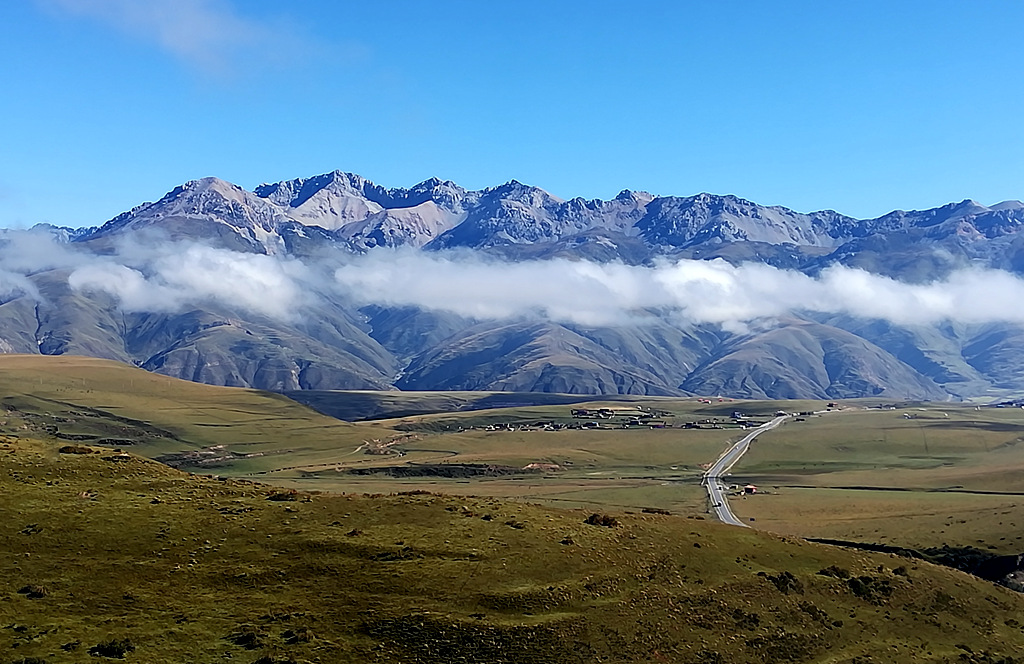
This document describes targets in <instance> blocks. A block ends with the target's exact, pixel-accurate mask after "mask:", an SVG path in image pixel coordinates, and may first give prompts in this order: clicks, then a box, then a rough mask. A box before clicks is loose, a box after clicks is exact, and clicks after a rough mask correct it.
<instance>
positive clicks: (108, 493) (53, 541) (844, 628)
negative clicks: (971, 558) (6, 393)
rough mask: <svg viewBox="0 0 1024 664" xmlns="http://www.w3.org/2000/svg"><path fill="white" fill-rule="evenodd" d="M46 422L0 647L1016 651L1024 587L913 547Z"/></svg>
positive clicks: (29, 484) (348, 656)
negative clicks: (524, 496)
mask: <svg viewBox="0 0 1024 664" xmlns="http://www.w3.org/2000/svg"><path fill="white" fill-rule="evenodd" d="M62 442H63V441H43V440H35V439H32V438H29V437H17V438H15V437H13V436H6V437H5V438H4V439H3V442H0V551H4V552H5V555H3V556H0V659H2V661H7V662H36V663H38V662H48V663H62V662H67V663H71V662H81V661H86V660H89V661H106V658H108V657H114V656H117V655H124V657H125V659H126V661H137V662H151V663H154V664H157V663H160V662H175V663H177V662H187V661H196V662H212V661H222V660H228V659H230V660H231V661H239V662H245V663H246V664H250V663H255V662H260V663H264V664H265V663H268V662H385V663H390V662H395V663H397V662H423V663H427V662H430V663H436V662H471V663H481V664H482V663H485V662H486V663H488V664H491V663H501V662H508V663H512V662H516V663H521V662H599V661H604V662H641V661H643V662H650V661H657V662H693V663H697V662H755V661H757V662H869V661H870V662H909V661H922V662H954V661H955V662H979V663H980V662H1010V661H1015V660H1013V659H1011V658H1019V657H1020V656H1021V653H1022V652H1024V632H1022V624H1021V621H1024V596H1021V595H1018V594H1014V593H1011V592H1010V591H1007V590H1004V589H1002V588H999V587H995V586H992V585H990V584H986V583H983V582H981V581H978V580H976V579H974V578H972V577H968V576H966V575H963V574H961V573H958V572H955V571H952V570H948V569H944V568H939V567H935V566H932V565H929V564H927V563H922V562H919V561H912V560H907V559H901V558H896V557H892V556H887V555H877V554H867V553H861V552H850V551H846V550H841V549H836V548H833V547H827V546H822V545H815V544H810V543H806V542H799V541H794V540H788V539H785V538H781V537H777V536H771V535H766V534H763V533H758V532H755V531H751V530H747V529H740V528H731V527H726V526H720V525H716V524H711V523H708V522H706V521H702V520H699V519H687V518H682V517H670V516H661V515H649V514H636V513H634V514H629V513H625V512H617V513H613V514H606V515H605V516H606V517H610V518H606V519H602V520H600V521H601V522H602V523H604V525H599V524H591V523H587V520H588V516H589V512H587V511H574V510H559V509H554V508H545V507H540V506H530V505H523V504H516V503H507V502H503V501H500V500H495V499H489V498H454V497H446V496H442V495H433V494H426V493H417V494H411V495H410V494H407V495H400V494H399V495H386V496H381V495H378V496H364V495H358V496H357V495H333V496H332V495H305V494H302V493H290V492H287V491H283V490H281V489H275V488H272V487H268V486H265V485H260V484H253V483H249V482H241V481H237V480H229V479H225V480H217V479H212V478H205V477H196V476H189V475H187V474H185V473H181V472H179V471H175V470H173V469H171V468H168V467H166V466H163V465H160V464H157V463H154V462H152V461H148V460H145V459H142V458H140V457H136V456H131V455H125V454H118V453H113V452H111V451H109V450H106V451H102V452H99V453H92V454H66V453H65V454H62V453H60V452H58V449H59V447H60V446H61V444H62ZM77 451H84V450H81V449H80V450H77ZM591 520H593V519H591ZM90 655H95V656H90ZM1016 661H1019V659H1018V660H1016Z"/></svg>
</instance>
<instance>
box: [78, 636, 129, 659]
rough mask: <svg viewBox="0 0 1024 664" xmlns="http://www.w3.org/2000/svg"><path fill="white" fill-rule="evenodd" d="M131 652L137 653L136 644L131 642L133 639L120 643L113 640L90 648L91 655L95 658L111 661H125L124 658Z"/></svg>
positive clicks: (123, 640)
mask: <svg viewBox="0 0 1024 664" xmlns="http://www.w3.org/2000/svg"><path fill="white" fill-rule="evenodd" d="M130 652H135V644H133V643H132V642H131V639H122V640H120V641H118V640H116V639H111V640H109V641H104V642H103V643H97V644H96V645H94V646H93V647H92V648H89V654H90V655H92V656H94V657H110V658H111V659H124V656H125V655H127V654H128V653H130Z"/></svg>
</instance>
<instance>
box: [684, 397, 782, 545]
mask: <svg viewBox="0 0 1024 664" xmlns="http://www.w3.org/2000/svg"><path fill="white" fill-rule="evenodd" d="M788 418H789V415H779V416H778V417H776V418H775V419H773V420H772V421H770V422H765V423H764V424H762V425H761V426H759V427H757V428H756V429H754V430H753V431H751V432H750V433H748V434H747V435H746V436H744V437H743V438H742V440H740V441H739V442H738V443H736V444H735V445H733V446H732V447H730V448H729V449H728V450H727V451H726V452H725V454H723V455H722V456H720V457H718V461H716V462H715V463H714V464H712V466H711V467H710V468H708V471H707V472H706V473H704V479H703V480H702V481H701V484H703V485H704V486H705V487H706V488H707V490H708V498H709V499H710V500H711V509H712V511H714V513H715V516H716V517H717V518H718V520H719V521H721V522H722V523H728V524H729V525H732V526H742V527H743V528H749V526H748V525H747V524H745V523H743V522H742V521H740V520H739V519H737V518H736V515H735V514H733V513H732V510H731V509H729V501H728V500H727V499H726V497H725V491H726V488H725V485H724V484H723V483H722V476H723V475H725V474H726V473H728V472H729V469H730V468H732V467H733V466H734V465H736V462H737V461H739V460H740V457H742V456H743V455H744V454H745V453H746V452H747V450H748V449H749V448H750V443H751V442H753V440H754V439H755V438H757V437H758V436H760V435H761V434H762V433H764V432H765V431H770V430H772V429H774V428H775V427H777V426H779V425H780V424H782V423H783V422H785V421H786V420H787V419H788Z"/></svg>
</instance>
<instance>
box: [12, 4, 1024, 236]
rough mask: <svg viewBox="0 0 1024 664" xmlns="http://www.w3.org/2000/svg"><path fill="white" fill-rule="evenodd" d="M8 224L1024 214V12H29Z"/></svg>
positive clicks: (578, 7)
mask: <svg viewBox="0 0 1024 664" xmlns="http://www.w3.org/2000/svg"><path fill="white" fill-rule="evenodd" d="M0 23H2V24H3V25H4V26H5V27H4V31H3V37H2V38H0V63H3V64H0V68H2V72H3V88H2V91H0V120H2V124H0V127H2V128H0V226H7V227H12V226H13V227H23V226H27V225H31V224H34V223H37V222H41V221H48V222H52V223H57V224H64V225H71V226H79V225H91V224H96V223H100V222H103V221H105V220H107V219H109V218H110V217H112V216H114V215H115V214H117V213H119V212H121V211H123V210H125V209H128V208H130V207H132V206H133V205H135V204H138V203H140V202H143V201H147V200H154V199H156V198H158V197H159V196H161V195H162V194H163V193H165V192H166V191H167V190H169V189H170V188H172V187H174V186H175V185H176V184H179V183H181V182H184V181H186V180H189V179H193V178H198V177H203V176H207V175H216V176H218V177H222V178H224V179H227V180H230V181H232V182H235V183H237V184H240V185H242V186H244V187H246V188H250V189H251V188H252V187H254V186H255V185H257V184H259V183H261V182H265V181H276V180H281V179H287V178H293V177H305V176H310V175H314V174H317V173H322V172H326V171H330V170H333V169H336V168H337V169H341V170H347V171H354V172H356V173H360V174H362V175H364V176H366V177H368V178H370V179H372V180H374V181H376V182H378V183H380V184H382V185H385V186H410V185H412V184H414V183H416V182H419V181H421V180H424V179H426V178H428V177H431V176H438V177H442V178H448V179H452V180H455V181H456V182H458V183H460V184H462V185H463V186H466V187H469V188H481V187H486V186H493V185H497V184H500V183H502V182H505V181H507V180H509V179H513V178H514V179H517V180H520V181H523V182H527V183H529V184H534V185H537V186H539V187H543V188H544V189H547V190H548V191H550V192H552V193H553V194H555V195H557V196H561V197H563V198H570V197H573V196H584V197H587V198H595V197H600V198H608V197H611V196H614V195H615V194H616V193H617V192H618V191H619V190H621V189H624V188H631V189H646V190H648V191H651V192H652V193H655V194H676V195H690V194H694V193H698V192H700V191H710V192H714V193H723V194H724V193H733V194H737V195H739V196H743V197H745V198H749V199H752V200H755V201H757V202H759V203H764V204H777V205H786V206H788V207H791V208H794V209H797V210H800V211H810V210H815V209H822V208H833V209H837V210H839V211H841V212H844V213H846V214H850V215H853V216H859V217H870V216H876V215H879V214H883V213H885V212H887V211H889V210H891V209H894V208H903V209H920V208H926V207H932V206H936V205H941V204H944V203H946V202H950V201H954V200H957V201H958V200H961V199H964V198H974V199H976V200H979V201H980V202H982V203H985V204H993V203H996V202H998V201H1000V200H1004V199H1010V198H1016V199H1020V198H1024V49H1022V48H1021V46H1020V44H1021V26H1022V25H1024V2H1021V1H1019V0H1006V1H1003V2H999V1H985V0H978V1H976V2H947V1H943V0H927V1H924V0H922V1H899V0H888V1H886V2H875V1H859V2H850V3H838V2H820V0H819V1H814V2H811V1H808V2H787V1H784V0H775V1H773V2H761V1H753V0H751V1H746V2H741V1H722V2H697V1H696V0H694V1H692V2H687V1H683V0H674V1H671V0H657V1H655V0H634V1H633V2H621V1H617V2H606V1H604V0H579V1H575V0H562V1H558V0H547V1H545V2H540V1H535V0H520V1H518V2H515V3H511V2H501V3H499V2H486V1H480V0H472V1H471V0H452V1H448V0H438V1H437V2H422V1H421V0H409V1H392V0H374V1H372V2H370V1H363V2H349V1H347V0H289V1H288V2H280V1H279V0H276V1H269V0H244V1H243V0H9V1H6V2H3V3H0Z"/></svg>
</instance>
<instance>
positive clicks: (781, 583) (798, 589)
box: [757, 571, 804, 595]
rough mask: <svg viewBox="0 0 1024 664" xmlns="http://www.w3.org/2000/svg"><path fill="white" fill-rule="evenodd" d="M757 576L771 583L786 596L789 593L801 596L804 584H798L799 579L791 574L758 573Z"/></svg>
mask: <svg viewBox="0 0 1024 664" xmlns="http://www.w3.org/2000/svg"><path fill="white" fill-rule="evenodd" d="M757 575H758V576H763V577H764V578H766V579H768V580H769V581H771V582H772V584H773V585H774V586H775V587H776V588H778V589H779V592H782V593H784V594H786V595H788V594H789V593H790V591H792V592H795V593H800V594H803V592H804V584H803V583H801V582H800V579H798V578H796V577H795V576H793V574H792V572H788V571H786V572H779V573H778V574H768V573H766V572H758V573H757Z"/></svg>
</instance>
